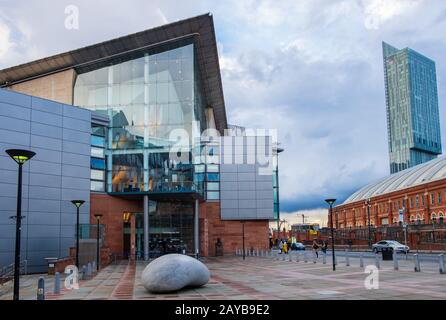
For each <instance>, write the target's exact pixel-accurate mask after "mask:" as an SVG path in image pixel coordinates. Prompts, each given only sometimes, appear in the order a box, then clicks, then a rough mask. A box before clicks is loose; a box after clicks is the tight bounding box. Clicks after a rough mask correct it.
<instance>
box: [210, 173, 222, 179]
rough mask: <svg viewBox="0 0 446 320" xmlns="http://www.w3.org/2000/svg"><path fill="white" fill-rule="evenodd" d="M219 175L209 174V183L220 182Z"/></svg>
mask: <svg viewBox="0 0 446 320" xmlns="http://www.w3.org/2000/svg"><path fill="white" fill-rule="evenodd" d="M219 176H220V175H219V174H218V173H208V174H207V180H208V181H219V180H220V179H219Z"/></svg>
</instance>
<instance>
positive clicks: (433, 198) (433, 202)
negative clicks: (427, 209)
mask: <svg viewBox="0 0 446 320" xmlns="http://www.w3.org/2000/svg"><path fill="white" fill-rule="evenodd" d="M431 204H432V205H434V204H435V197H434V194H433V193H431Z"/></svg>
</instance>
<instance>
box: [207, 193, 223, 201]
mask: <svg viewBox="0 0 446 320" xmlns="http://www.w3.org/2000/svg"><path fill="white" fill-rule="evenodd" d="M207 199H208V200H218V199H220V194H219V192H218V191H208V192H207Z"/></svg>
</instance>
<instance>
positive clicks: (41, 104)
mask: <svg viewBox="0 0 446 320" xmlns="http://www.w3.org/2000/svg"><path fill="white" fill-rule="evenodd" d="M31 103H32V109H33V110H38V111H44V112H49V113H54V114H58V115H62V105H61V104H60V103H58V102H55V101H52V100H47V99H43V98H38V97H34V96H33V97H32V102H31Z"/></svg>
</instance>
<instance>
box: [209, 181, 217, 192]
mask: <svg viewBox="0 0 446 320" xmlns="http://www.w3.org/2000/svg"><path fill="white" fill-rule="evenodd" d="M219 189H220V185H219V183H218V182H208V183H207V190H208V191H218V190H219Z"/></svg>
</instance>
